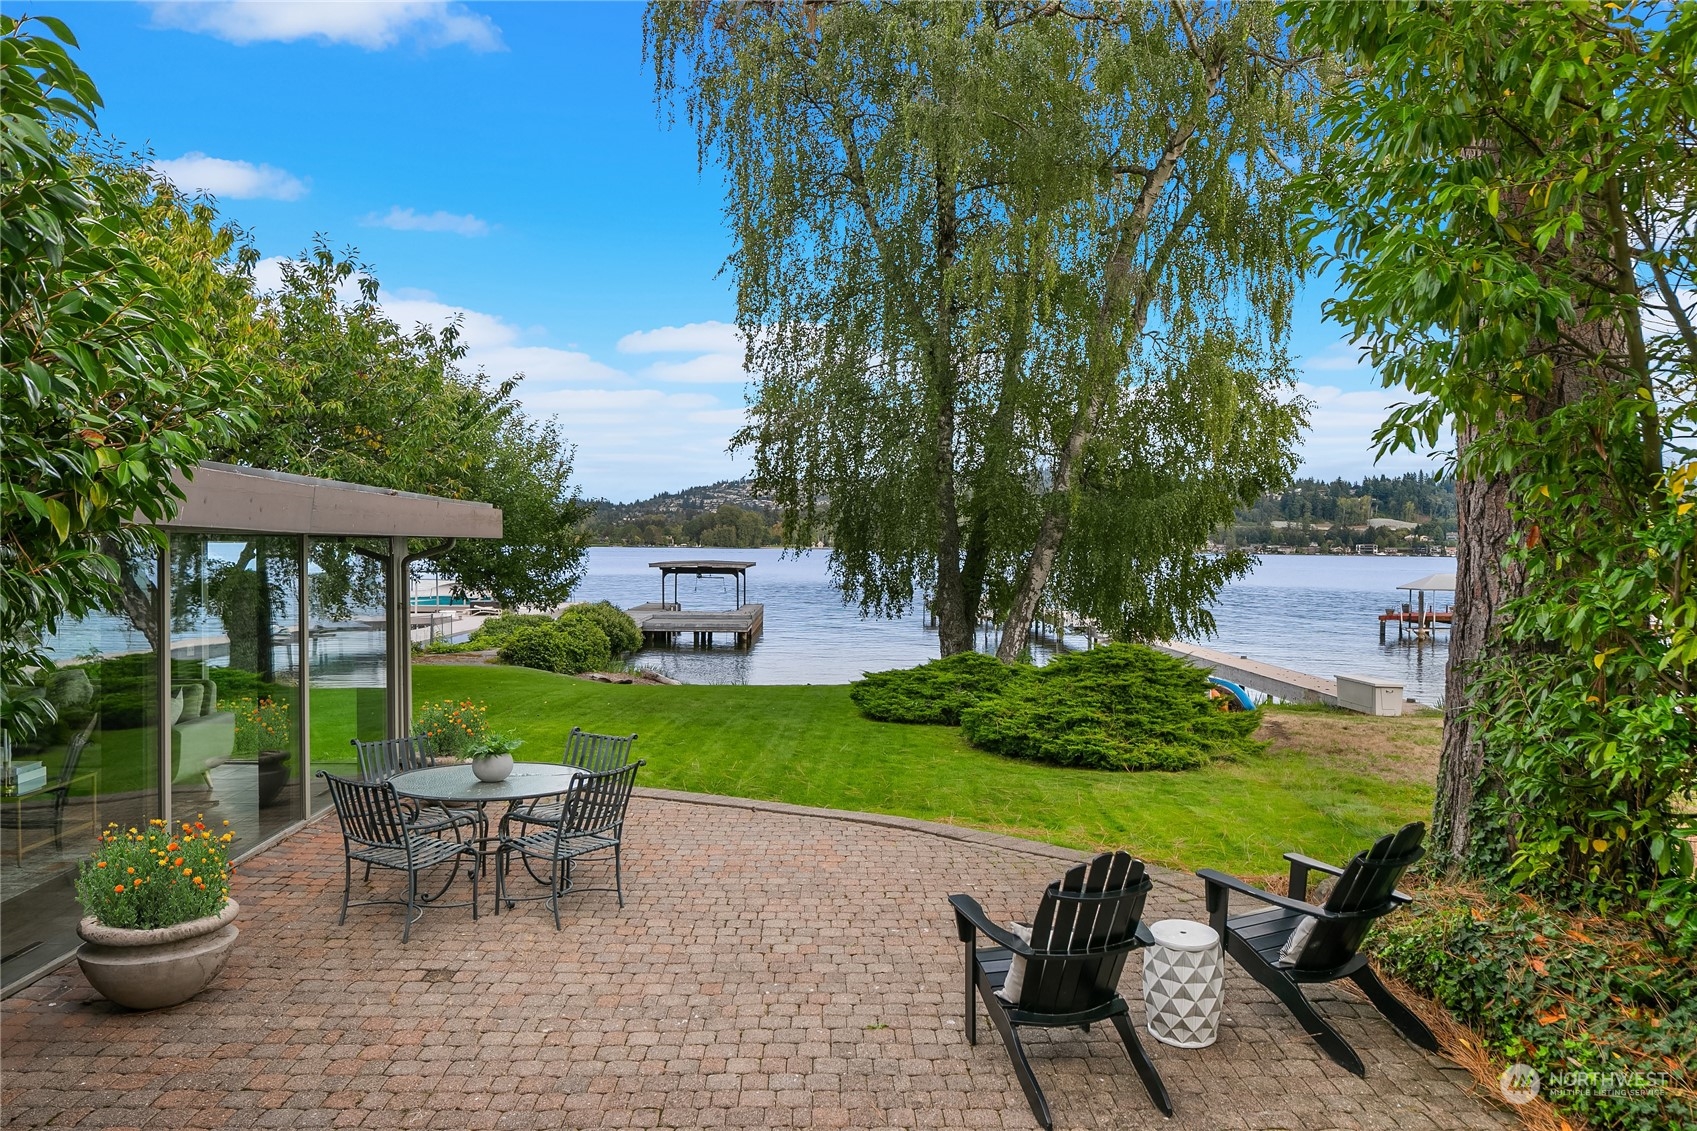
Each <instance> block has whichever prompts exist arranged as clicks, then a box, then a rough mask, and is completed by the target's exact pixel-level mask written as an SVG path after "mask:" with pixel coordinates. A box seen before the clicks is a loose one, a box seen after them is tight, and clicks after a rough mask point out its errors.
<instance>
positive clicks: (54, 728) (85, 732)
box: [0, 546, 160, 986]
mask: <svg viewBox="0 0 1697 1131" xmlns="http://www.w3.org/2000/svg"><path fill="white" fill-rule="evenodd" d="M108 548H109V549H110V550H112V551H113V552H114V554H115V557H116V558H117V560H118V562H119V565H120V568H121V571H122V577H123V585H122V588H123V603H122V607H121V609H120V610H118V611H115V612H113V613H110V614H101V615H96V616H90V617H87V618H85V619H82V620H76V621H70V622H68V623H64V624H61V625H60V628H59V631H58V632H57V633H56V634H54V635H53V636H52V637H50V638H49V639H48V640H47V641H46V644H47V646H48V653H49V656H50V657H51V659H52V660H53V661H54V666H53V669H52V670H50V671H44V672H39V673H36V674H35V675H34V676H32V677H31V678H30V679H29V680H28V681H27V682H26V683H25V684H24V685H22V686H14V687H7V688H5V689H4V694H5V695H7V696H8V697H11V698H39V699H43V700H45V701H46V702H47V703H48V704H50V705H51V707H52V716H53V717H52V719H51V721H49V722H46V723H45V724H44V725H42V726H40V727H38V728H36V729H35V730H34V731H33V733H28V732H26V728H24V727H19V726H14V727H13V728H12V729H11V731H9V732H8V733H6V734H5V735H4V736H3V737H0V763H3V769H0V773H3V779H0V780H3V782H4V786H3V788H0V838H3V839H0V986H3V985H11V984H12V983H14V982H16V981H17V980H18V979H20V978H23V977H26V976H28V975H30V974H32V973H33V972H35V971H37V970H39V969H41V968H42V967H43V966H44V965H46V964H48V963H51V962H54V961H56V960H59V959H62V958H63V956H64V954H65V953H66V952H67V951H68V950H70V949H71V948H73V947H74V946H75V945H76V943H77V938H76V926H77V921H78V919H79V918H80V917H81V914H82V912H81V911H80V909H79V908H78V906H77V902H76V896H75V882H76V873H77V864H78V862H79V861H80V860H81V859H82V858H83V857H85V856H87V855H88V853H89V851H90V849H91V848H92V847H93V844H94V840H95V836H96V834H97V833H98V831H99V830H100V829H101V828H103V827H105V826H106V825H107V824H108V823H114V824H117V825H119V826H121V827H123V828H129V827H130V826H132V825H133V826H137V827H139V826H141V825H142V824H144V823H145V822H146V821H147V820H149V819H150V818H153V817H157V816H159V815H160V805H159V801H160V792H159V754H158V751H159V737H160V736H159V698H160V697H159V684H158V670H159V653H158V648H159V644H160V626H159V625H158V612H157V610H158V603H157V602H158V596H159V594H158V577H159V568H158V559H157V557H156V555H155V553H154V551H153V550H152V549H151V548H148V549H147V550H145V551H140V552H126V551H125V550H124V549H123V548H121V547H116V546H113V547H108Z"/></svg>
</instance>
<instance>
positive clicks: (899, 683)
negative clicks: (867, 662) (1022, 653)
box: [849, 652, 1028, 727]
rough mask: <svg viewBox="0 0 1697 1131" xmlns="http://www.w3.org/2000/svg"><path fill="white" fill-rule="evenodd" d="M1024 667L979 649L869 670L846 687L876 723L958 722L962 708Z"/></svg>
mask: <svg viewBox="0 0 1697 1131" xmlns="http://www.w3.org/2000/svg"><path fill="white" fill-rule="evenodd" d="M1027 672H1028V669H1025V668H1012V667H1009V666H1008V665H1007V664H1004V663H1002V662H1001V661H1000V660H998V659H996V657H994V656H986V655H985V654H984V653H982V652H959V653H956V654H955V655H953V656H945V657H944V658H943V659H941V660H932V661H931V662H930V663H928V664H920V665H919V666H918V667H917V668H905V669H899V670H896V671H888V672H868V673H866V678H865V679H863V680H860V681H859V682H857V683H854V684H851V685H850V686H849V698H850V699H852V700H853V701H854V705H855V706H857V707H859V708H860V712H861V714H863V715H865V716H866V717H867V718H869V719H877V720H879V721H880V722H886V723H932V724H939V725H942V726H951V727H952V726H959V725H960V713H961V711H962V710H964V709H965V708H967V707H970V706H972V705H974V704H976V703H979V702H982V701H983V700H985V699H988V698H991V697H992V696H994V695H997V694H998V693H1000V692H1001V690H1002V689H1003V688H1005V687H1006V686H1007V685H1008V683H1009V682H1010V681H1012V680H1014V679H1016V678H1018V677H1019V676H1020V675H1022V674H1026V673H1027Z"/></svg>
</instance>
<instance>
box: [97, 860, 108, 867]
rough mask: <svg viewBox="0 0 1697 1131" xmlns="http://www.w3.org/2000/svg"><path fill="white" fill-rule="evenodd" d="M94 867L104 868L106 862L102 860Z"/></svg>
mask: <svg viewBox="0 0 1697 1131" xmlns="http://www.w3.org/2000/svg"><path fill="white" fill-rule="evenodd" d="M95 867H96V868H104V867H106V861H104V860H102V861H100V862H98V863H97V864H95Z"/></svg>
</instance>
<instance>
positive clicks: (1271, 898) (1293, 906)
mask: <svg viewBox="0 0 1697 1131" xmlns="http://www.w3.org/2000/svg"><path fill="white" fill-rule="evenodd" d="M1425 833H1426V826H1425V825H1423V824H1421V823H1420V822H1419V821H1415V822H1414V823H1412V824H1408V825H1404V826H1403V827H1402V828H1401V829H1399V830H1398V831H1397V832H1394V833H1390V834H1387V835H1385V836H1382V837H1380V838H1379V839H1378V840H1377V841H1375V842H1374V844H1373V846H1372V847H1371V848H1368V849H1367V850H1365V851H1363V852H1358V853H1356V854H1355V858H1354V859H1352V860H1351V861H1350V862H1349V864H1348V865H1347V866H1345V867H1343V868H1339V867H1337V866H1336V865H1334V864H1326V863H1322V862H1321V861H1319V860H1312V859H1310V858H1308V857H1306V856H1303V855H1301V854H1300V853H1296V852H1287V853H1285V859H1286V860H1289V861H1290V895H1288V896H1283V895H1274V894H1272V893H1271V892H1265V891H1261V890H1260V889H1259V888H1255V887H1251V886H1250V885H1249V884H1246V883H1244V882H1243V881H1242V880H1240V879H1238V878H1237V877H1235V876H1228V875H1225V874H1224V873H1221V872H1216V871H1214V870H1213V869H1212V868H1204V869H1202V870H1201V871H1199V872H1197V873H1196V874H1197V875H1198V876H1201V877H1202V879H1203V881H1204V882H1205V883H1206V884H1207V892H1208V914H1209V917H1210V921H1211V922H1212V923H1213V926H1214V929H1215V930H1216V931H1218V932H1220V937H1221V938H1222V939H1224V940H1225V944H1226V953H1228V954H1230V955H1231V956H1232V957H1233V958H1235V959H1237V961H1238V964H1239V965H1240V966H1242V967H1243V968H1244V969H1245V970H1247V971H1248V972H1249V975H1250V976H1251V977H1253V978H1254V979H1255V980H1256V981H1257V982H1260V983H1261V984H1262V985H1263V986H1266V987H1267V988H1268V989H1269V990H1271V991H1273V994H1274V995H1275V996H1276V997H1277V998H1278V999H1279V1001H1281V1002H1283V1003H1284V1006H1285V1008H1286V1009H1288V1010H1290V1011H1291V1012H1292V1013H1293V1014H1295V1015H1296V1019H1297V1020H1298V1021H1299V1022H1301V1023H1302V1027H1303V1029H1305V1030H1307V1032H1308V1035H1309V1036H1310V1037H1313V1038H1314V1040H1315V1042H1316V1043H1318V1044H1319V1046H1320V1047H1321V1048H1322V1049H1324V1050H1325V1053H1326V1055H1327V1056H1329V1057H1331V1058H1332V1059H1333V1060H1335V1061H1336V1062H1337V1063H1338V1064H1340V1065H1342V1066H1343V1067H1344V1068H1347V1069H1349V1070H1350V1071H1351V1072H1353V1073H1355V1074H1356V1075H1357V1076H1365V1075H1366V1073H1367V1070H1366V1068H1365V1067H1364V1066H1363V1065H1362V1063H1361V1058H1360V1057H1359V1056H1357V1055H1356V1053H1355V1050H1354V1049H1352V1048H1350V1047H1349V1043H1348V1042H1347V1041H1345V1040H1344V1039H1343V1037H1341V1036H1340V1035H1339V1034H1338V1031H1337V1030H1336V1029H1334V1028H1332V1026H1331V1025H1330V1024H1329V1023H1328V1022H1327V1021H1326V1019H1325V1018H1323V1017H1321V1016H1320V1015H1319V1013H1317V1012H1316V1011H1315V1009H1314V1006H1313V1005H1312V1004H1310V1003H1309V1001H1308V999H1307V998H1305V997H1303V996H1302V987H1303V986H1305V985H1311V984H1314V983H1324V982H1335V981H1338V980H1339V979H1341V978H1348V979H1350V980H1351V981H1353V982H1354V983H1355V984H1356V985H1357V986H1360V987H1361V989H1362V990H1363V991H1364V992H1365V993H1366V994H1367V999H1368V1000H1369V1001H1371V1002H1372V1003H1373V1005H1374V1007H1375V1008H1377V1009H1378V1011H1379V1012H1380V1013H1381V1014H1383V1015H1384V1017H1385V1020H1387V1021H1389V1022H1390V1023H1391V1024H1392V1025H1395V1026H1396V1027H1397V1029H1398V1030H1400V1031H1401V1033H1402V1035H1403V1036H1405V1037H1407V1038H1408V1039H1409V1040H1410V1041H1411V1042H1413V1043H1414V1044H1416V1045H1418V1046H1419V1047H1421V1048H1423V1049H1426V1050H1427V1051H1429V1052H1437V1051H1438V1042H1437V1039H1436V1038H1435V1037H1433V1036H1432V1031H1431V1030H1430V1029H1428V1028H1427V1027H1426V1024H1425V1022H1423V1021H1421V1020H1420V1018H1418V1017H1416V1016H1415V1015H1414V1014H1413V1013H1412V1012H1411V1011H1410V1010H1409V1008H1408V1007H1407V1006H1406V1005H1404V1004H1402V1002H1400V1001H1398V1000H1397V999H1396V995H1395V994H1393V993H1391V991H1390V990H1389V989H1387V988H1386V987H1385V984H1384V983H1383V982H1381V981H1379V977H1378V975H1377V974H1374V973H1373V970H1372V968H1371V967H1370V966H1368V965H1367V956H1366V955H1365V954H1362V953H1361V940H1362V939H1363V938H1365V937H1366V935H1367V930H1368V928H1369V927H1371V926H1372V925H1373V920H1375V919H1377V918H1379V917H1380V916H1382V915H1389V914H1390V913H1391V912H1393V911H1395V910H1396V909H1397V908H1399V907H1401V906H1402V905H1403V904H1405V903H1408V902H1410V897H1408V896H1406V895H1404V894H1403V893H1402V892H1400V891H1397V890H1396V885H1397V882H1398V881H1399V880H1401V879H1402V874H1403V873H1404V872H1405V871H1407V870H1408V868H1409V866H1410V865H1411V864H1413V863H1414V862H1415V861H1416V860H1419V859H1420V858H1421V857H1422V856H1424V855H1425V854H1426V850H1425V849H1424V848H1422V847H1421V845H1420V842H1421V839H1422V838H1423V837H1424V836H1425ZM1310 871H1314V872H1325V873H1326V874H1327V875H1332V876H1336V877H1337V878H1338V880H1337V883H1336V884H1335V885H1334V886H1333V887H1332V891H1331V894H1330V895H1329V896H1327V898H1326V902H1325V903H1324V904H1322V905H1320V906H1315V905H1314V904H1312V903H1308V902H1306V900H1307V897H1308V873H1309V872H1310ZM1232 892H1237V893H1238V894H1240V895H1246V896H1249V897H1250V898H1251V899H1255V900H1258V901H1259V902H1261V903H1265V904H1270V905H1271V906H1270V909H1268V910H1260V911H1253V912H1250V913H1249V914H1246V915H1233V914H1231V912H1230V909H1229V901H1230V899H1231V893H1232Z"/></svg>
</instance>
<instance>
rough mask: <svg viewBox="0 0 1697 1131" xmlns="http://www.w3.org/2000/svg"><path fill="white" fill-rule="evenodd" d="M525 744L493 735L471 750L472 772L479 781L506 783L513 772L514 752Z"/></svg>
mask: <svg viewBox="0 0 1697 1131" xmlns="http://www.w3.org/2000/svg"><path fill="white" fill-rule="evenodd" d="M522 745H524V743H523V742H522V741H521V740H519V739H517V738H507V737H506V736H505V735H499V734H491V735H488V736H486V737H485V738H484V739H483V740H482V741H481V742H480V743H479V744H478V745H477V746H475V747H473V748H472V750H471V772H472V773H474V774H476V775H477V780H478V781H488V782H496V781H506V780H507V775H508V774H510V773H512V772H513V751H514V750H517V749H518V748H519V747H520V746H522Z"/></svg>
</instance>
